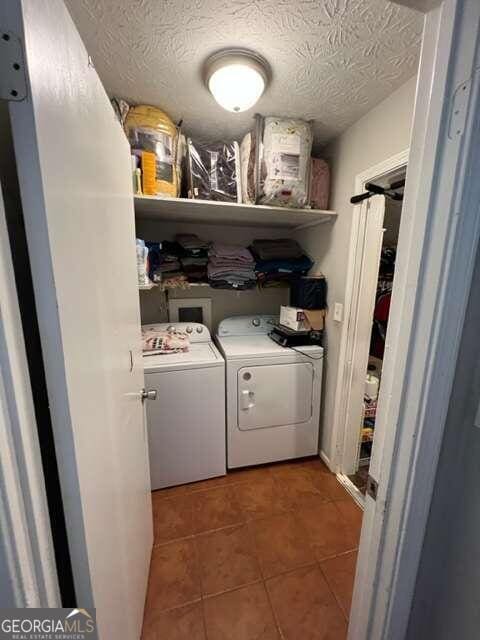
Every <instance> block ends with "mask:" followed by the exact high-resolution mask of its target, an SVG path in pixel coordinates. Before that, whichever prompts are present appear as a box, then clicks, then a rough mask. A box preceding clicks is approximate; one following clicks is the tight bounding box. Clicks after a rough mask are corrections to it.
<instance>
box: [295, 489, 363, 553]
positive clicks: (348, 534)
mask: <svg viewBox="0 0 480 640" xmlns="http://www.w3.org/2000/svg"><path fill="white" fill-rule="evenodd" d="M297 515H298V518H299V520H300V522H301V523H302V525H303V526H304V528H305V529H306V531H307V535H308V539H309V542H310V544H311V546H312V548H313V549H314V551H315V555H316V557H317V560H324V559H325V558H328V557H331V556H335V555H338V554H339V553H343V552H345V551H351V550H353V549H355V548H356V546H357V544H358V537H357V532H356V531H355V530H354V529H353V528H352V527H351V526H350V525H349V524H348V523H347V521H346V520H345V518H344V517H343V516H342V514H341V512H340V510H339V509H338V508H337V505H336V503H335V502H322V501H321V500H319V501H317V503H314V502H313V501H311V502H310V504H309V506H308V507H303V508H300V509H298V510H297Z"/></svg>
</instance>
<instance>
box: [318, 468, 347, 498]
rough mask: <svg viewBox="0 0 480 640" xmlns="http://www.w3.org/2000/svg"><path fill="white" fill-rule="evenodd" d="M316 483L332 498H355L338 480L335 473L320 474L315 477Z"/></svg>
mask: <svg viewBox="0 0 480 640" xmlns="http://www.w3.org/2000/svg"><path fill="white" fill-rule="evenodd" d="M315 484H316V485H317V487H318V488H319V490H320V491H322V493H325V494H326V495H328V496H329V498H330V500H345V499H347V498H348V499H350V500H352V499H353V498H352V497H351V496H350V494H349V493H348V491H347V490H346V489H345V488H344V487H343V486H342V485H341V484H340V482H339V481H338V480H337V476H336V475H335V474H334V473H326V474H325V473H324V474H318V475H316V477H315Z"/></svg>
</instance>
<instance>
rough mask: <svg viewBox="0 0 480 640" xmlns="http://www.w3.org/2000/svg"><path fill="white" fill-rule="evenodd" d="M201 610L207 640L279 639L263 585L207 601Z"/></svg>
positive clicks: (245, 588) (238, 590)
mask: <svg viewBox="0 0 480 640" xmlns="http://www.w3.org/2000/svg"><path fill="white" fill-rule="evenodd" d="M204 610H205V626H206V630H207V637H208V640H280V638H279V635H278V631H277V627H276V624H275V621H274V618H273V614H272V609H271V607H270V603H269V601H268V597H267V594H266V591H265V587H264V585H263V583H258V584H254V585H250V586H248V587H242V588H241V589H237V590H235V591H229V592H228V593H223V594H222V595H219V596H214V597H213V598H207V599H205V600H204ZM298 640H300V636H298Z"/></svg>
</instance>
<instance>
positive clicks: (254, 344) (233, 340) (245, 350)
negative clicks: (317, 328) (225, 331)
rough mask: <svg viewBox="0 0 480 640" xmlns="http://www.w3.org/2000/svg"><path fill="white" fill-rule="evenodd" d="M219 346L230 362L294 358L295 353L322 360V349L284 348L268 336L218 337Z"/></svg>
mask: <svg viewBox="0 0 480 640" xmlns="http://www.w3.org/2000/svg"><path fill="white" fill-rule="evenodd" d="M217 340H218V344H219V345H220V348H221V349H222V351H223V353H224V354H225V357H226V358H228V359H229V360H235V359H241V358H247V357H248V358H266V357H268V356H276V357H290V358H291V357H292V355H294V354H295V353H300V354H303V353H304V354H305V355H306V356H311V357H312V358H321V357H322V355H323V349H322V347H319V346H316V345H308V346H304V347H303V346H301V347H295V349H291V348H290V347H282V346H280V345H279V344H277V343H276V342H274V341H273V340H272V339H271V338H270V337H269V336H268V335H250V336H232V337H228V338H221V337H218V338H217Z"/></svg>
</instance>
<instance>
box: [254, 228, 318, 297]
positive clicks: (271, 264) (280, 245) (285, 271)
mask: <svg viewBox="0 0 480 640" xmlns="http://www.w3.org/2000/svg"><path fill="white" fill-rule="evenodd" d="M251 251H252V254H253V255H254V257H255V273H256V276H257V279H258V281H259V282H260V284H262V285H264V286H268V285H271V284H276V283H278V282H284V281H286V282H291V281H292V280H293V279H295V278H297V277H299V276H302V275H305V274H306V273H307V272H308V271H309V270H310V269H311V268H312V266H313V262H312V260H311V259H310V258H309V257H308V256H307V255H306V254H305V252H304V251H303V249H302V247H301V246H300V245H299V244H298V242H296V241H295V240H291V239H289V238H284V239H278V240H254V241H253V242H252V246H251Z"/></svg>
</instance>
